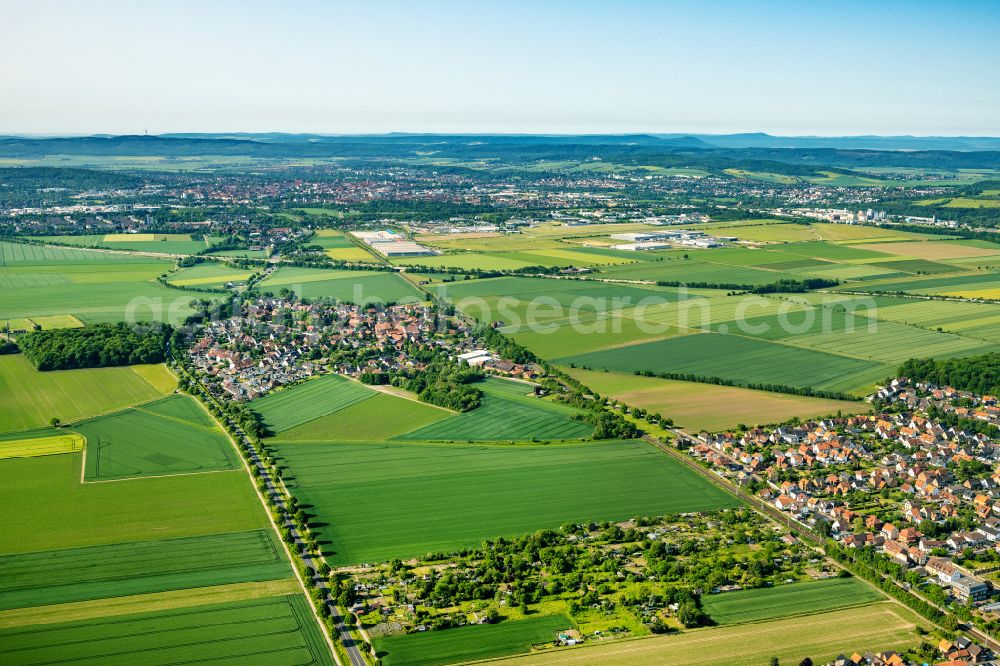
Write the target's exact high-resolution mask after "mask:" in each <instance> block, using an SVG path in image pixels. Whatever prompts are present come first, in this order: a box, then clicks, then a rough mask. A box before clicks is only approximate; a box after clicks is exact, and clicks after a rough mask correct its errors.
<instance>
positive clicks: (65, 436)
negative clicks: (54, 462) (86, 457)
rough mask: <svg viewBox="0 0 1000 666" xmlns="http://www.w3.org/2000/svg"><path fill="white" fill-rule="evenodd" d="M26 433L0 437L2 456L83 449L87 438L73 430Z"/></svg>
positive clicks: (47, 453) (28, 455)
mask: <svg viewBox="0 0 1000 666" xmlns="http://www.w3.org/2000/svg"><path fill="white" fill-rule="evenodd" d="M29 435H30V433H25V436H24V437H22V438H16V436H15V438H14V439H7V438H0V458H33V457H35V456H51V455H58V454H60V453H75V452H78V451H83V446H84V443H85V441H86V440H84V438H83V437H81V436H80V435H77V434H76V433H72V432H58V431H56V430H51V431H43V432H39V433H34V436H29Z"/></svg>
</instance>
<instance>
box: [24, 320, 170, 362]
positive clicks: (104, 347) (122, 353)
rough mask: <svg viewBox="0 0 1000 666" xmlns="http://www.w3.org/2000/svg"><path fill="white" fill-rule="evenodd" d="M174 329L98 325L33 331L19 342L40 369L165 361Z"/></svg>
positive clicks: (150, 325) (161, 326)
mask: <svg viewBox="0 0 1000 666" xmlns="http://www.w3.org/2000/svg"><path fill="white" fill-rule="evenodd" d="M171 330H172V329H171V328H170V326H168V325H167V324H128V323H125V322H119V323H117V324H95V325H93V326H87V327H84V328H63V329H55V330H51V331H32V332H30V333H25V334H24V335H22V336H21V337H20V338H18V341H17V344H18V346H19V347H20V348H21V351H23V352H24V355H25V356H27V357H28V360H30V361H31V362H32V363H33V364H34V365H35V367H36V368H38V369H39V370H67V369H71V368H98V367H104V366H112V365H132V364H135V363H162V362H163V359H164V355H165V353H166V349H167V340H168V339H169V337H170V333H171Z"/></svg>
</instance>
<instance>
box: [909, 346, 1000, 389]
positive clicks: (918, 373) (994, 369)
mask: <svg viewBox="0 0 1000 666" xmlns="http://www.w3.org/2000/svg"><path fill="white" fill-rule="evenodd" d="M899 375H900V376H901V377H909V378H910V379H912V380H914V381H918V382H925V383H930V384H937V385H938V386H951V387H953V388H956V389H958V390H960V391H971V392H972V393H978V394H979V395H995V394H996V393H997V392H998V391H1000V353H997V352H991V353H989V354H983V355H982V356H967V357H965V358H944V359H932V358H911V359H910V360H908V361H906V362H905V363H903V365H901V366H899Z"/></svg>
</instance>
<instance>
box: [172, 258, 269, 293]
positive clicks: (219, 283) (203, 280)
mask: <svg viewBox="0 0 1000 666" xmlns="http://www.w3.org/2000/svg"><path fill="white" fill-rule="evenodd" d="M251 273H252V271H248V270H243V269H240V268H232V267H230V266H226V265H225V264H218V263H215V262H205V263H202V264H196V265H194V266H191V267H189V268H182V269H180V270H179V271H177V272H176V273H173V274H171V276H170V278H169V279H168V282H169V283H170V284H173V285H177V286H178V287H196V288H202V289H205V288H215V289H218V288H222V287H225V286H226V285H227V284H228V283H230V282H233V283H241V282H246V280H247V278H249V277H250V275H251Z"/></svg>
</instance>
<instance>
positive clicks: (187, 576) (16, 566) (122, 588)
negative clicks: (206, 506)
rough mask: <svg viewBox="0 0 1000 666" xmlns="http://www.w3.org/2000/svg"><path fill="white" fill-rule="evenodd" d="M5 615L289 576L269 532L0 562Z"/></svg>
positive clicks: (32, 555)
mask: <svg viewBox="0 0 1000 666" xmlns="http://www.w3.org/2000/svg"><path fill="white" fill-rule="evenodd" d="M0 574H2V575H0V610H7V609H10V608H25V607H28V606H45V605H49V604H62V603H68V602H75V601H84V600H88V599H106V598H110V597H122V596H129V595H139V594H149V593H153V592H165V591H168V590H182V589H189V588H198V587H208V586H212V585H226V584H231V583H243V582H252V581H265V580H278V579H284V578H290V577H291V576H292V570H291V566H290V565H289V562H288V560H287V559H286V556H285V553H284V550H283V549H282V547H281V544H280V543H278V540H277V536H276V535H275V534H274V531H273V530H272V529H267V528H265V529H260V530H253V531H247V532H231V533H228V534H213V535H207V536H199V537H186V538H181V539H165V540H162V541H139V542H134V543H120V544H114V545H109V546H90V547H87V548H70V549H65V550H49V551H44V552H35V553H22V554H19V555H7V556H3V557H0Z"/></svg>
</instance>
